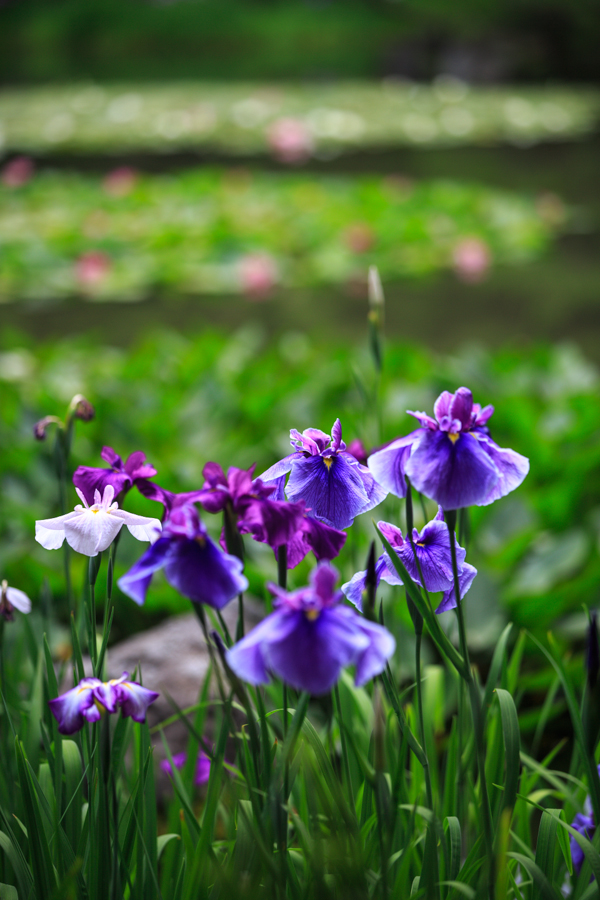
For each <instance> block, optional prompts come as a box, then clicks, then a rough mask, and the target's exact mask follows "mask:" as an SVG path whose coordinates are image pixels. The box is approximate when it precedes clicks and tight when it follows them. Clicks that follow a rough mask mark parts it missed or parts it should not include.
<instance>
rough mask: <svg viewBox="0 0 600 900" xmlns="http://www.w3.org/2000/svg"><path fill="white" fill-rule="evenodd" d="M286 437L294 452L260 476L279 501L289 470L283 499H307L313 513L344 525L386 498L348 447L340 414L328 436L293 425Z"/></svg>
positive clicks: (336, 526)
mask: <svg viewBox="0 0 600 900" xmlns="http://www.w3.org/2000/svg"><path fill="white" fill-rule="evenodd" d="M290 438H291V440H290V443H291V445H292V447H293V448H294V453H291V454H290V455H289V456H286V457H285V458H284V459H282V460H280V461H279V462H278V463H275V465H274V466H271V468H270V469H267V471H266V472H263V474H262V475H261V476H260V477H261V479H262V480H263V481H266V482H267V483H268V484H269V483H272V484H274V485H275V486H276V488H277V493H276V499H277V500H283V497H284V485H285V477H286V475H287V473H288V472H289V473H290V477H289V479H288V483H287V487H286V488H285V496H286V497H287V499H288V500H291V501H297V500H304V501H306V506H307V507H308V510H309V514H310V515H311V516H314V517H315V518H316V519H319V520H320V521H321V522H325V524H326V525H330V526H331V527H332V528H337V529H342V528H348V527H349V526H350V525H352V523H353V522H354V518H355V516H358V515H359V514H360V513H364V512H368V510H370V509H373V507H374V506H377V505H378V504H379V503H381V501H382V500H384V499H385V497H386V495H387V493H388V492H387V490H386V489H384V488H383V487H381V486H380V485H379V484H378V483H377V481H376V480H375V478H374V477H373V475H372V474H371V472H370V471H369V470H368V469H367V467H366V466H363V465H361V464H360V463H359V462H358V460H357V459H356V457H354V456H353V455H352V454H351V453H350V452H349V451H348V450H347V449H346V444H345V443H344V441H343V440H342V426H341V424H340V420H339V419H336V420H335V423H334V426H333V428H332V431H331V436H330V435H328V434H325V433H324V432H323V431H319V430H318V428H307V429H306V430H305V431H303V432H302V434H300V432H299V431H297V430H296V429H295V428H292V430H291V431H290Z"/></svg>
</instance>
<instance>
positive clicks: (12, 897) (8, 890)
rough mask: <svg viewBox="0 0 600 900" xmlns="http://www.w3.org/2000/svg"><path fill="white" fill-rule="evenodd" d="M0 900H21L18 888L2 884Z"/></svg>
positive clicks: (0, 885) (0, 886)
mask: <svg viewBox="0 0 600 900" xmlns="http://www.w3.org/2000/svg"><path fill="white" fill-rule="evenodd" d="M0 900H19V895H18V894H17V889H16V887H13V885H12V884H0Z"/></svg>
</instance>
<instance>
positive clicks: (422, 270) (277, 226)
mask: <svg viewBox="0 0 600 900" xmlns="http://www.w3.org/2000/svg"><path fill="white" fill-rule="evenodd" d="M599 44H600V18H599V17H598V15H597V7H596V4H595V3H594V2H592V0H578V2H577V3H572V2H569V0H550V2H549V0H543V2H542V0H507V2H505V3H502V4H490V3H489V2H486V0H454V2H452V3H448V2H447V0H419V2H415V0H362V2H361V0H260V2H259V0H256V2H255V0H172V2H152V3H151V2H142V0H120V2H116V0H101V2H100V0H89V2H87V3H85V4H81V3H80V2H77V0H53V2H39V0H8V2H7V0H4V2H3V3H2V4H1V5H0V82H1V91H0V153H1V154H2V161H1V172H0V301H1V303H2V305H1V306H0V320H1V323H2V328H1V335H0V351H1V352H0V403H1V404H2V423H1V425H0V429H1V431H0V438H1V441H2V445H1V455H2V465H1V474H0V502H1V504H2V509H3V518H2V523H1V524H0V533H1V541H0V568H1V569H2V571H3V572H4V573H5V574H6V577H8V578H9V580H10V581H11V583H12V584H19V586H21V587H23V588H24V589H26V590H28V591H29V592H30V593H31V595H32V596H35V595H36V593H37V594H39V592H40V585H41V583H42V582H43V579H44V578H45V577H46V576H48V575H49V579H50V580H49V585H50V588H51V591H52V592H53V593H54V596H55V600H56V604H57V608H58V609H59V610H60V602H61V566H62V562H61V560H60V559H51V560H49V558H48V557H49V554H47V553H45V552H44V551H42V550H41V549H40V548H37V547H34V545H33V540H32V534H33V530H32V528H33V521H34V520H35V519H36V518H41V517H46V516H49V515H53V514H56V513H57V511H58V508H57V490H56V485H55V481H54V474H53V472H54V469H53V458H52V435H49V438H48V440H47V442H46V444H45V445H39V444H35V442H34V441H33V439H32V437H31V428H32V426H33V424H34V422H35V421H36V420H37V419H39V418H41V416H43V415H46V414H50V413H52V414H58V415H60V414H62V410H63V408H64V406H65V405H66V404H67V403H68V401H69V400H70V398H71V397H72V395H73V394H74V393H76V392H79V391H81V392H83V393H84V394H86V396H88V398H89V399H90V401H91V402H92V403H93V404H94V405H95V406H96V408H97V417H96V420H95V421H94V422H93V423H90V424H89V425H87V424H86V425H84V424H83V423H78V429H77V437H76V441H75V444H74V456H73V465H76V464H78V463H84V464H87V465H99V464H100V459H99V451H100V448H101V447H102V445H103V444H111V445H112V446H114V447H115V449H116V450H117V452H119V453H121V454H122V455H123V456H127V454H128V453H130V452H131V451H133V450H137V449H143V450H144V451H145V452H146V454H147V455H148V457H149V458H150V460H151V461H152V463H153V464H154V465H155V466H156V467H157V469H158V470H159V476H158V478H157V480H158V481H159V482H160V483H161V484H164V485H165V486H166V487H169V488H171V489H180V490H190V489H193V488H196V487H198V486H199V485H200V483H201V480H202V476H201V470H202V467H203V465H204V463H205V462H206V461H207V460H209V459H215V460H217V461H219V462H220V463H221V464H222V465H223V466H224V467H226V466H228V465H239V466H248V465H250V464H251V463H252V462H257V463H258V469H257V471H258V472H260V471H262V470H263V469H264V468H266V467H267V466H269V465H270V464H271V463H272V462H273V461H275V459H277V458H280V457H281V456H282V455H283V454H284V453H285V452H286V446H287V434H288V431H289V428H291V427H297V428H299V429H303V428H305V427H308V426H316V427H319V428H322V429H323V430H325V431H327V430H329V428H330V427H331V424H332V422H333V420H334V419H335V417H336V416H338V415H340V416H341V417H342V421H343V424H344V434H345V437H346V440H351V439H352V438H360V439H361V440H362V441H363V443H364V444H365V446H366V447H367V448H369V447H373V446H376V445H377V444H379V443H381V442H382V441H384V440H389V439H391V438H393V437H395V436H396V435H398V434H400V433H405V432H407V431H408V430H410V429H411V428H412V425H411V424H410V420H409V419H408V417H406V415H405V410H406V409H407V408H412V409H415V408H416V409H428V408H429V407H430V406H431V403H432V402H433V399H434V398H435V396H437V393H439V391H440V390H442V389H450V390H454V389H455V388H456V387H457V386H458V385H459V384H462V383H467V384H469V385H470V386H471V387H472V389H473V392H474V394H475V399H476V400H478V401H480V402H482V403H488V402H493V403H494V404H495V405H496V407H497V413H496V416H495V417H494V420H493V423H492V424H493V425H494V430H493V435H494V437H495V439H496V440H497V441H498V442H499V443H500V444H504V445H510V446H514V447H515V449H517V450H519V451H520V452H522V453H525V454H527V455H529V456H530V457H531V459H532V472H531V475H530V477H529V478H528V479H527V482H526V483H525V485H524V486H523V488H522V489H521V490H520V491H519V492H518V495H516V496H515V497H514V498H513V497H510V498H507V499H506V500H504V501H502V502H501V503H498V504H495V505H494V507H493V508H492V509H486V510H477V511H476V515H475V517H474V523H473V524H474V527H473V537H472V546H471V549H470V557H471V561H472V562H474V563H475V564H476V565H477V566H478V568H479V570H480V576H479V579H478V580H477V582H476V586H475V587H474V588H473V589H472V592H471V594H470V597H471V598H472V600H471V602H470V605H469V617H470V622H471V631H472V640H473V643H474V646H475V647H476V649H478V651H479V652H480V653H481V654H482V659H483V658H485V654H486V653H488V652H489V648H490V647H492V646H493V645H494V643H495V641H496V640H497V637H498V634H499V633H500V630H501V629H502V627H503V625H504V623H505V622H506V621H507V619H508V618H513V619H514V620H515V621H516V622H517V623H518V624H519V625H521V626H523V627H527V628H532V629H534V630H537V631H538V632H539V633H543V631H544V630H545V629H546V628H547V627H549V626H550V625H553V624H554V625H556V623H557V622H558V623H559V625H558V631H559V634H560V637H561V639H562V640H563V641H564V642H565V646H567V645H569V644H570V642H572V641H573V640H575V641H579V642H580V646H581V641H582V638H583V632H584V627H585V621H586V619H585V614H584V612H583V606H582V604H588V605H593V604H594V603H596V600H597V593H598V589H599V588H600V558H599V556H598V546H599V541H600V476H599V469H598V462H599V457H600V446H599V441H598V414H597V410H598V369H597V366H598V364H599V363H600V343H599V338H600V254H599V253H598V250H599V230H598V229H599V224H600V167H599V165H598V151H599V149H600V139H599V136H598V123H599V118H600V84H599V83H598V82H599V79H600V56H599V55H598V52H597V48H598V46H599ZM369 265H377V266H378V267H379V271H380V273H381V277H382V281H383V284H384V289H385V294H386V325H385V340H386V350H385V357H384V368H383V373H382V376H381V380H379V379H378V377H377V374H376V372H375V370H374V368H373V363H372V360H371V358H370V356H369V352H368V341H367V270H368V267H369ZM376 391H377V397H378V398H379V399H378V401H377V402H379V403H381V404H382V409H383V427H382V428H380V427H379V424H378V418H377V416H376V415H375V414H374V410H375V400H374V398H375V392H376ZM129 502H131V504H132V508H134V509H135V511H138V512H142V511H145V512H148V513H150V514H156V510H155V509H154V507H153V505H152V504H151V501H147V500H145V499H143V498H141V497H135V498H134V496H133V494H132V495H130V499H129V498H128V503H129ZM429 512H430V513H431V514H433V513H434V512H435V510H429ZM397 515H398V508H397V504H396V503H393V502H391V501H388V503H387V506H386V507H385V509H383V510H382V512H381V517H382V518H386V517H388V518H394V517H396V518H397ZM366 518H368V517H366ZM211 527H212V526H211ZM215 528H216V530H218V526H215ZM353 534H354V532H353ZM369 535H370V522H369V523H363V524H361V525H359V527H358V528H357V529H356V532H355V536H353V537H352V539H349V541H348V547H347V548H346V550H345V551H344V552H345V555H344V556H343V558H342V559H341V560H340V567H341V568H342V570H343V571H344V574H345V575H346V576H347V577H350V575H351V574H352V573H353V572H354V571H356V569H357V568H362V567H363V563H364V555H365V554H366V549H367V546H368V539H369ZM133 543H134V542H133V541H132V542H131V543H129V542H128V537H127V536H124V538H123V541H122V547H123V550H122V558H121V562H122V566H123V567H124V566H125V565H126V564H130V563H132V562H133V561H134V559H135V553H136V548H135V547H134V546H133ZM263 549H264V548H260V547H259V548H258V549H256V548H253V549H252V551H251V553H250V562H249V568H250V573H251V582H252V589H253V590H254V591H255V593H257V594H259V595H260V594H261V592H262V590H263V589H262V586H261V585H262V583H263V580H264V577H265V574H267V575H268V577H273V573H274V570H273V560H272V559H271V558H270V557H268V556H267V555H265V554H264V553H263V552H262V550H263ZM119 552H120V554H121V549H120V551H119ZM50 556H51V554H50ZM56 556H57V557H58V556H59V554H56ZM52 567H54V568H52ZM79 575H80V577H81V578H83V577H84V573H83V568H82V571H81V573H79ZM294 577H296V578H297V579H299V580H302V579H303V578H304V577H306V571H305V569H302V568H301V570H300V571H299V572H298V573H297V574H296V575H295V576H294ZM125 604H126V605H125ZM149 605H150V610H151V611H153V613H154V615H155V616H158V617H160V616H162V615H164V614H165V613H167V612H173V611H179V610H182V609H185V608H186V607H185V602H184V601H181V600H180V599H179V598H178V597H177V596H176V595H175V593H174V592H173V591H172V590H171V589H170V588H169V587H168V586H167V585H166V584H164V583H163V582H160V580H158V581H157V585H156V588H155V589H154V592H153V594H152V598H151V600H150V604H149ZM131 606H132V604H131V603H130V602H129V601H125V599H124V598H123V607H122V610H123V611H122V612H119V611H118V612H117V623H116V632H115V633H116V635H117V636H124V635H126V634H127V633H128V632H130V631H131V630H134V629H136V628H141V627H145V626H146V625H147V624H150V622H152V621H154V620H155V619H153V618H152V615H150V614H149V613H148V612H146V611H145V612H143V613H140V614H139V615H138V614H137V611H132V610H131ZM397 617H398V623H397V627H398V633H399V635H400V637H401V632H402V628H404V627H407V628H408V621H407V620H406V614H405V611H402V610H399V611H397ZM536 677H537V676H536ZM543 677H546V676H543ZM543 677H542V681H543ZM547 678H550V675H549V674H547ZM532 683H533V682H532ZM542 687H543V684H542V682H541V681H540V680H539V678H538V681H537V682H535V683H534V684H533V687H532V688H531V690H532V691H534V692H535V690H538V689H541V688H542ZM534 700H535V697H534ZM532 702H534V701H532ZM559 714H560V709H559V708H557V715H559Z"/></svg>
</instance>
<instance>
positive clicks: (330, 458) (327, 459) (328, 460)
mask: <svg viewBox="0 0 600 900" xmlns="http://www.w3.org/2000/svg"><path fill="white" fill-rule="evenodd" d="M323 462H324V463H325V465H326V466H327V468H328V469H330V468H331V465H332V463H333V456H324V457H323Z"/></svg>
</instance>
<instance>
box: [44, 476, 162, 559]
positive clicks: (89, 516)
mask: <svg viewBox="0 0 600 900" xmlns="http://www.w3.org/2000/svg"><path fill="white" fill-rule="evenodd" d="M75 490H76V491H77V494H78V495H79V499H80V500H81V503H82V504H83V506H82V505H81V504H79V503H78V504H77V506H76V507H75V509H74V510H73V512H70V513H67V514H66V515H65V516H57V517H56V518H55V519H41V520H40V521H38V522H36V523H35V539H36V541H37V542H38V543H39V544H41V545H42V547H45V548H46V550H58V548H59V547H62V544H63V541H64V540H65V539H66V541H67V544H69V546H70V547H72V548H73V550H76V551H77V553H83V555H84V556H97V555H98V553H101V552H102V551H103V550H106V548H107V547H109V546H110V545H111V544H112V542H113V541H114V539H115V538H116V536H117V535H118V533H119V531H120V530H121V528H122V527H123V525H126V526H127V528H128V529H129V531H130V532H131V534H132V535H133V536H134V538H137V540H138V541H150V542H151V543H152V542H154V541H155V540H156V539H157V538H158V536H159V535H160V532H161V528H162V526H161V524H160V522H159V520H158V519H152V518H150V517H149V516H136V515H134V513H130V512H127V511H126V510H124V509H119V504H118V503H116V502H113V499H114V496H115V489H114V487H113V486H112V484H107V485H106V487H105V488H104V494H103V495H102V496H100V491H95V493H94V503H93V504H92V506H88V503H87V501H86V499H85V496H84V494H83V492H82V491H80V490H79V488H75Z"/></svg>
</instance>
